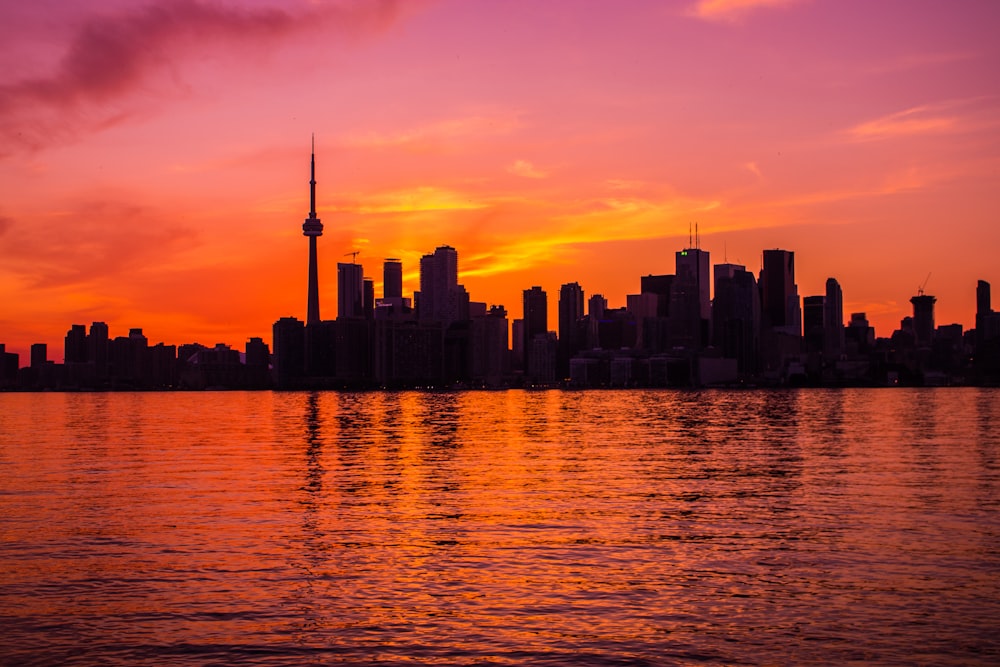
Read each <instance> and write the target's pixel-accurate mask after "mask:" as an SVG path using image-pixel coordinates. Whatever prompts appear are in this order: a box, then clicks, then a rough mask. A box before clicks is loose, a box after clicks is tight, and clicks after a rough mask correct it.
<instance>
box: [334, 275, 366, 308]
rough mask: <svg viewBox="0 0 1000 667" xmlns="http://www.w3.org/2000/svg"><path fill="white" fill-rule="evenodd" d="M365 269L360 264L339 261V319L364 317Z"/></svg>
mask: <svg viewBox="0 0 1000 667" xmlns="http://www.w3.org/2000/svg"><path fill="white" fill-rule="evenodd" d="M364 314H365V310H364V269H363V268H362V266H361V265H360V264H354V263H353V262H352V263H350V264H347V263H344V262H338V263H337V319H344V318H347V317H363V316H364Z"/></svg>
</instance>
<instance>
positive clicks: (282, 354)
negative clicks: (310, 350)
mask: <svg viewBox="0 0 1000 667" xmlns="http://www.w3.org/2000/svg"><path fill="white" fill-rule="evenodd" d="M271 331H272V338H271V341H272V343H273V349H274V357H273V362H274V363H273V368H272V373H273V374H274V382H275V385H276V386H278V387H279V388H280V387H290V386H294V385H295V384H296V382H298V381H300V379H301V378H302V376H303V375H305V372H306V365H305V364H306V338H305V327H304V324H303V322H302V321H301V320H298V319H296V318H294V317H282V318H281V319H279V320H278V321H277V322H275V323H274V327H273V328H272V330H271Z"/></svg>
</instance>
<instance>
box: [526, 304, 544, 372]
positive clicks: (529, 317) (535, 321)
mask: <svg viewBox="0 0 1000 667" xmlns="http://www.w3.org/2000/svg"><path fill="white" fill-rule="evenodd" d="M523 304H524V318H523V319H524V367H525V369H527V368H528V366H529V364H530V362H531V350H532V343H531V342H532V341H533V340H534V338H535V336H537V335H539V334H543V335H544V334H546V333H548V330H549V319H548V318H549V315H548V313H549V306H548V297H547V296H546V294H545V290H543V289H542V288H541V287H538V286H535V287H532V288H531V289H526V290H524V301H523Z"/></svg>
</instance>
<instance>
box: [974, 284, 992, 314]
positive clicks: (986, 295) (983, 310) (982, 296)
mask: <svg viewBox="0 0 1000 667" xmlns="http://www.w3.org/2000/svg"><path fill="white" fill-rule="evenodd" d="M992 312H993V306H992V305H991V303H990V284H989V283H988V282H986V281H985V280H980V281H979V282H978V283H976V315H989V314H990V313H992Z"/></svg>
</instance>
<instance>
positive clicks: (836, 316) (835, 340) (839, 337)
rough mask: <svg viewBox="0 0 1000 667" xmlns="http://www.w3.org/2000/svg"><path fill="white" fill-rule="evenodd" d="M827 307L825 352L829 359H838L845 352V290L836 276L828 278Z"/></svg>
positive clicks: (824, 329)
mask: <svg viewBox="0 0 1000 667" xmlns="http://www.w3.org/2000/svg"><path fill="white" fill-rule="evenodd" d="M825 308H826V311H825V313H824V315H823V354H824V355H826V357H827V358H828V359H837V358H839V357H840V355H842V354H843V353H844V292H843V291H842V290H841V289H840V283H838V282H837V279H836V278H827V279H826V304H825Z"/></svg>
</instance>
